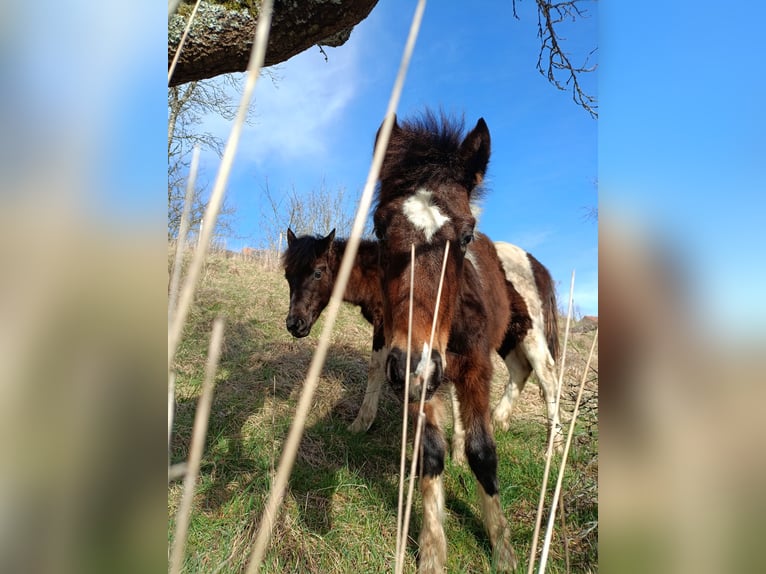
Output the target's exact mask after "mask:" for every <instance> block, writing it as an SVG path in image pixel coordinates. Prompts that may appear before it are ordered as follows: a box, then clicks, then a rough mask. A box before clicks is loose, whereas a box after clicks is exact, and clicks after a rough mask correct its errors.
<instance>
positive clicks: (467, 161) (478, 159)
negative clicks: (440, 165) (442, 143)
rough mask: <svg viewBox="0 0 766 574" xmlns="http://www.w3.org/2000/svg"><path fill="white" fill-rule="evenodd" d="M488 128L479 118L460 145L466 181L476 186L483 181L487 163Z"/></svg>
mask: <svg viewBox="0 0 766 574" xmlns="http://www.w3.org/2000/svg"><path fill="white" fill-rule="evenodd" d="M489 151H490V143H489V128H488V127H487V122H485V121H484V118H479V121H478V122H476V127H474V128H473V129H472V130H471V132H470V133H469V134H468V135H467V136H465V139H464V140H463V143H462V144H460V158H461V159H462V160H463V165H464V166H465V177H466V181H467V182H468V183H469V184H470V185H472V186H477V185H479V184H481V182H482V181H483V180H484V174H485V173H486V171H487V164H488V163H489Z"/></svg>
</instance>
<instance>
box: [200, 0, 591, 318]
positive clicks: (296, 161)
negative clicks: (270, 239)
mask: <svg viewBox="0 0 766 574" xmlns="http://www.w3.org/2000/svg"><path fill="white" fill-rule="evenodd" d="M586 4H587V5H588V8H589V14H588V15H589V18H586V19H582V20H578V21H577V22H576V23H575V24H573V25H568V26H567V28H566V33H565V34H564V35H565V37H566V50H567V51H568V52H569V53H571V55H572V57H573V58H574V60H575V61H576V62H578V63H581V62H582V61H584V58H585V56H586V55H587V54H588V53H589V52H590V51H591V50H593V48H595V47H596V46H597V42H598V37H597V31H598V28H597V27H598V18H597V8H598V6H597V4H596V3H592V2H588V3H586ZM517 11H518V14H519V16H520V20H516V19H514V18H513V14H512V3H511V2H509V1H507V0H504V1H496V2H490V3H487V4H485V5H484V6H483V7H482V9H481V10H477V9H476V8H475V7H473V6H469V5H468V4H466V3H446V2H429V3H428V5H427V6H426V11H425V16H424V20H423V24H422V28H421V31H420V35H419V38H418V41H417V44H416V47H415V53H414V56H413V59H412V62H411V65H410V69H409V73H408V76H407V80H406V82H405V85H404V91H403V94H402V98H401V101H400V105H399V111H398V114H399V116H400V117H407V116H410V115H413V114H416V113H418V112H420V111H421V110H423V109H424V108H425V107H431V108H435V109H439V108H440V107H441V108H443V109H444V110H445V111H447V112H449V113H454V114H457V115H460V114H464V116H465V121H466V125H467V127H468V128H470V127H473V125H474V124H475V123H476V121H477V120H478V119H479V117H483V118H484V119H485V120H486V122H487V124H488V125H489V129H490V133H491V137H492V158H491V161H490V167H489V170H488V174H487V185H488V190H489V193H488V194H487V197H486V199H485V200H484V202H483V215H482V217H481V220H480V229H481V230H482V231H483V232H484V233H486V234H487V235H488V236H490V237H491V238H492V239H493V240H496V241H509V242H511V243H516V244H517V245H520V246H521V247H523V248H525V249H527V250H528V251H530V252H532V253H533V254H534V255H535V256H536V257H537V258H538V259H539V260H540V261H541V262H543V264H545V265H546V266H547V267H548V268H549V269H550V271H551V273H552V275H553V277H554V280H555V281H556V282H557V283H558V286H559V298H560V301H561V302H562V303H563V304H565V303H566V299H567V296H568V289H569V282H570V276H571V273H572V270H573V269H574V270H576V273H577V278H576V287H575V305H576V307H577V310H578V311H579V312H580V313H582V314H598V300H597V297H598V278H597V223H596V222H595V221H593V220H592V219H590V220H589V219H588V218H587V216H586V214H587V211H588V210H589V209H593V208H595V207H596V206H597V202H598V195H597V178H598V172H597V161H596V160H597V138H596V136H597V127H598V122H597V121H596V120H594V119H592V118H591V117H590V116H589V115H588V113H587V112H586V111H585V110H583V109H582V108H580V107H579V106H577V105H576V104H575V103H574V102H573V101H572V98H571V94H570V93H569V92H561V91H558V90H556V89H555V88H554V87H553V86H552V85H551V84H549V83H548V82H547V80H546V79H545V78H544V77H543V76H541V75H540V74H539V73H538V72H537V70H536V69H535V64H536V62H537V56H538V51H539V40H538V39H537V37H536V32H537V16H536V10H535V7H534V3H531V2H520V3H518V6H517ZM413 12H414V4H413V3H411V2H405V1H401V0H383V1H381V2H380V3H379V4H378V5H377V6H376V7H375V8H374V9H373V11H372V13H371V14H370V16H369V17H368V18H367V19H366V20H364V21H363V22H362V23H361V24H360V25H358V26H357V27H356V28H355V30H354V31H353V33H352V35H351V39H350V40H349V41H348V42H347V43H346V44H345V45H343V46H341V47H338V48H326V49H325V50H326V52H327V56H328V61H327V62H325V59H324V56H323V55H322V54H321V53H320V51H319V50H318V49H317V48H313V49H310V50H308V51H306V52H304V53H302V54H299V55H297V56H295V57H293V58H292V59H290V60H289V61H288V62H285V63H283V64H281V65H279V66H278V67H277V69H276V70H275V73H276V76H277V81H276V82H271V81H270V80H269V78H268V77H267V76H263V77H262V78H261V79H260V80H259V84H258V86H257V88H256V104H255V108H254V109H255V115H254V118H253V121H252V125H251V126H249V127H248V128H246V129H245V131H244V132H243V136H242V139H241V144H240V148H239V152H238V156H237V160H236V163H235V167H234V171H233V173H232V178H231V180H230V185H229V189H228V192H227V197H228V199H227V201H228V203H229V204H230V205H232V206H233V207H235V208H236V218H235V233H234V235H235V236H236V237H234V238H230V239H228V240H227V246H228V247H229V248H230V249H235V250H237V249H240V248H241V247H243V246H245V245H259V243H260V242H261V240H262V237H261V236H260V235H259V234H260V227H261V222H262V211H263V205H264V198H263V189H264V187H265V186H266V184H267V183H268V186H269V189H270V192H271V193H272V194H274V195H276V196H279V195H280V194H281V193H284V192H286V191H288V190H290V189H292V188H293V187H294V188H295V189H296V190H297V191H298V193H301V192H310V191H311V190H316V189H319V187H320V186H321V185H323V184H324V185H325V186H326V187H327V188H329V189H345V190H346V196H347V197H349V198H351V200H352V209H354V208H355V206H356V201H357V200H358V197H359V195H360V194H361V190H362V187H363V185H364V182H365V180H366V177H367V172H368V169H369V164H370V159H371V156H372V145H373V141H374V136H375V133H376V130H377V129H378V127H379V125H380V123H381V121H382V120H383V114H384V113H385V110H386V106H387V103H388V98H389V95H390V91H391V87H392V85H393V81H394V78H395V74H396V71H397V69H398V66H399V61H400V58H401V55H402V51H403V47H404V42H405V39H406V36H407V33H408V30H409V26H410V21H411V18H412V14H413ZM597 57H598V53H596V55H594V56H592V57H591V60H590V61H591V62H593V63H595V62H596V61H597ZM583 82H584V85H585V87H586V89H587V90H588V91H589V93H592V94H595V93H596V90H597V77H596V74H595V73H593V74H590V75H589V76H588V77H585V78H584V79H583ZM205 128H206V129H207V130H209V131H211V132H213V133H215V134H216V135H219V136H220V137H222V138H225V137H226V136H227V135H228V132H229V129H230V128H229V125H228V124H227V122H225V121H223V120H221V119H219V118H216V117H209V118H208V119H207V120H206V122H205ZM217 164H218V159H217V157H216V156H215V155H214V154H205V155H203V158H202V167H203V169H204V170H205V177H206V178H207V179H208V181H211V182H212V180H213V179H214V176H215V170H216V168H217ZM328 231H329V230H328Z"/></svg>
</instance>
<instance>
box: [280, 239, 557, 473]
mask: <svg viewBox="0 0 766 574" xmlns="http://www.w3.org/2000/svg"><path fill="white" fill-rule="evenodd" d="M495 247H496V249H497V253H498V256H499V257H500V262H501V264H502V267H503V272H504V273H505V282H506V289H507V291H508V299H509V302H510V305H511V308H510V312H511V321H510V323H509V325H508V329H507V330H506V335H505V338H504V339H503V342H502V344H501V345H500V347H498V348H497V349H496V350H497V352H498V354H499V355H500V356H501V357H502V359H503V360H504V361H505V364H506V366H507V367H508V373H509V375H510V377H509V381H508V384H507V386H506V389H505V393H504V394H503V397H502V398H501V399H500V402H499V403H498V404H497V406H496V407H495V410H494V415H493V418H494V420H495V423H496V425H498V426H500V427H501V428H503V429H504V430H507V429H508V427H509V425H510V417H511V411H512V408H513V402H514V400H515V399H516V398H517V397H518V396H519V394H520V393H521V391H523V390H524V386H525V385H526V382H527V380H528V379H529V376H530V374H531V373H532V371H534V372H535V373H536V374H537V379H538V382H539V384H540V388H541V390H542V394H543V397H544V399H545V402H546V406H547V408H548V426H549V429H554V430H555V431H556V435H555V440H556V446H557V447H560V445H561V442H562V440H561V439H562V436H563V435H562V433H561V425H560V423H559V413H558V410H557V409H556V408H555V400H556V377H555V373H554V365H555V362H556V360H557V355H558V328H557V324H556V294H555V290H554V285H553V280H552V278H551V276H550V273H549V272H548V270H547V269H546V268H545V267H544V266H543V265H542V264H541V263H540V262H539V261H537V259H535V258H534V257H533V256H532V255H531V254H529V253H527V252H526V251H524V250H523V249H521V248H520V247H517V246H516V245H512V244H510V243H503V242H497V243H495ZM345 250H346V240H344V239H335V230H333V231H331V232H330V233H329V234H328V235H327V236H326V237H321V236H310V235H303V236H301V237H296V236H295V234H294V233H293V231H292V229H288V230H287V249H286V250H285V252H284V253H283V255H282V265H283V267H284V272H285V278H286V279H287V282H288V285H289V287H290V310H289V311H288V315H287V319H286V321H285V324H286V326H287V329H288V331H290V333H292V334H293V336H295V337H305V336H306V335H308V334H309V332H310V331H311V327H312V326H313V325H314V322H315V321H316V320H317V319H318V318H319V315H320V314H321V313H322V311H323V310H324V308H325V307H326V306H327V304H328V303H329V301H330V295H331V293H332V289H333V287H334V285H335V278H336V277H337V274H338V270H339V269H340V262H341V259H342V258H343V254H344V253H345ZM467 257H468V258H469V260H470V258H471V257H472V252H470V251H469V252H468V254H467ZM343 300H344V301H346V302H349V303H352V304H354V305H357V306H359V307H360V308H361V311H362V315H363V316H364V317H365V319H367V321H368V322H370V323H371V324H372V325H373V333H374V337H373V349H372V355H371V358H370V368H369V376H368V381H367V389H366V391H365V394H364V400H363V401H362V406H361V408H360V410H359V413H358V415H357V417H356V419H355V420H354V422H352V423H351V425H349V430H350V431H352V432H363V431H366V430H368V429H369V428H370V426H371V425H372V423H373V421H374V420H375V416H376V414H377V409H378V401H379V398H380V394H381V387H382V384H383V382H384V380H385V372H384V368H383V367H384V360H385V349H384V348H383V346H384V340H383V291H382V286H381V282H380V267H379V266H378V244H377V242H375V241H365V240H363V241H362V242H361V243H360V245H359V251H358V254H357V257H356V259H355V260H354V266H353V268H352V271H351V277H350V278H349V283H348V286H347V287H346V292H345V294H344V299H343ZM448 350H449V349H448ZM452 388H453V389H454V387H452ZM453 399H454V400H453V403H452V406H453V415H454V421H455V425H454V427H455V428H454V433H453V440H452V458H453V460H455V461H461V462H462V461H463V460H465V448H464V447H465V433H464V431H463V429H462V425H461V424H460V414H459V407H458V402H457V400H456V397H455V396H454V393H453Z"/></svg>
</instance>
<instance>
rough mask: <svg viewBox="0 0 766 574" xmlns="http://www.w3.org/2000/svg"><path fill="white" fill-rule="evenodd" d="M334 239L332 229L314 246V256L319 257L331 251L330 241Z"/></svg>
mask: <svg viewBox="0 0 766 574" xmlns="http://www.w3.org/2000/svg"><path fill="white" fill-rule="evenodd" d="M333 239H335V230H334V229H333V230H332V231H331V232H330V233H328V234H327V237H323V238H322V239H320V240H319V243H317V244H316V256H317V257H319V256H320V255H322V254H324V253H328V252H330V251H331V250H332V241H333Z"/></svg>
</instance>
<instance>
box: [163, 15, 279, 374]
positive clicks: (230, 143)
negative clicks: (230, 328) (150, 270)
mask: <svg viewBox="0 0 766 574" xmlns="http://www.w3.org/2000/svg"><path fill="white" fill-rule="evenodd" d="M273 5H274V2H273V0H264V2H263V4H262V5H261V12H260V16H259V18H258V25H257V26H256V30H255V41H254V42H253V49H252V51H251V53H250V61H249V62H248V65H247V79H246V81H245V87H244V88H243V90H242V98H241V100H240V103H239V109H238V110H237V116H236V117H235V118H234V123H233V125H232V127H231V133H230V134H229V138H228V140H227V141H226V147H225V148H224V151H223V157H222V158H221V166H220V167H219V169H218V174H217V176H216V179H215V184H214V185H213V191H212V193H211V194H210V201H208V204H207V209H206V210H205V216H204V218H203V219H204V221H205V227H204V229H202V230H201V231H200V242H199V248H198V249H197V251H196V252H195V253H194V258H193V259H192V262H191V265H190V266H189V272H188V273H187V276H186V281H185V282H184V286H183V289H182V291H181V297H180V300H179V303H178V310H177V312H176V315H175V317H174V320H173V324H172V326H171V328H170V329H169V330H168V371H170V366H171V365H172V364H173V359H174V358H175V354H176V350H177V349H178V343H179V340H180V338H181V330H182V329H183V325H184V323H185V322H186V316H187V315H188V313H189V308H190V307H191V302H192V299H193V297H194V291H195V289H196V286H197V280H198V279H199V276H200V272H201V270H202V264H203V262H204V261H205V257H206V256H207V252H208V249H209V247H210V238H211V236H212V234H213V230H214V229H215V223H216V220H217V219H218V212H219V211H220V209H221V204H222V203H223V195H224V192H225V191H226V184H227V182H228V180H229V174H230V173H231V166H232V164H233V163H234V156H235V154H236V152H237V147H238V145H239V137H240V135H241V133H242V126H243V124H244V123H245V118H246V117H247V112H248V110H249V108H250V101H251V99H252V96H253V91H254V90H255V84H256V82H257V81H258V75H259V72H260V70H261V66H262V65H263V60H264V57H265V56H266V44H267V41H268V37H269V29H270V27H271V12H272V8H273Z"/></svg>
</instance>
